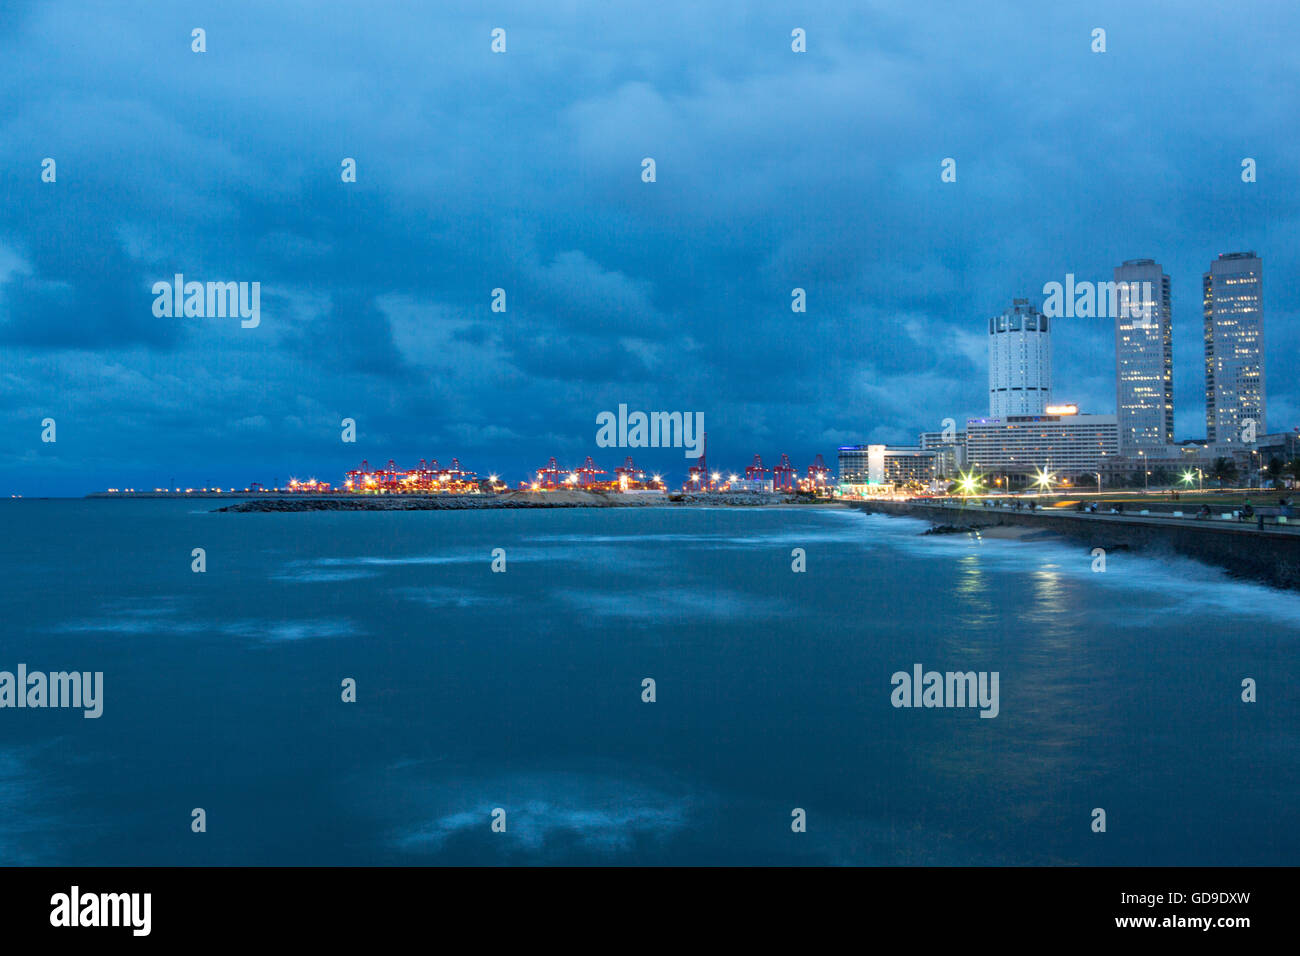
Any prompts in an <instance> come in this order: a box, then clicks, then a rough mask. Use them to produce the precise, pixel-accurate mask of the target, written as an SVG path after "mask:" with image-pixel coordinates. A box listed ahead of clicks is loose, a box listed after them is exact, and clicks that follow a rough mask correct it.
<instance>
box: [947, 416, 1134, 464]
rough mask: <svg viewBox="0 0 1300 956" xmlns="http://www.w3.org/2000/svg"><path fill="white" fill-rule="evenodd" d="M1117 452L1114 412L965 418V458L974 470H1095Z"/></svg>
mask: <svg viewBox="0 0 1300 956" xmlns="http://www.w3.org/2000/svg"><path fill="white" fill-rule="evenodd" d="M1118 453H1119V426H1118V424H1117V422H1116V419H1115V416H1114V415H1007V416H1003V417H994V416H990V417H989V418H972V419H970V420H969V421H967V422H966V461H967V462H968V463H969V465H970V467H971V468H972V469H974V470H976V471H980V472H990V471H997V472H1003V473H1006V474H1032V473H1034V472H1036V471H1037V470H1038V469H1040V468H1047V469H1050V470H1052V471H1059V472H1063V473H1065V474H1074V473H1076V472H1085V471H1097V470H1099V469H1100V468H1101V466H1102V465H1103V463H1105V462H1106V461H1107V460H1108V459H1110V458H1114V457H1115V456H1116V455H1117V454H1118Z"/></svg>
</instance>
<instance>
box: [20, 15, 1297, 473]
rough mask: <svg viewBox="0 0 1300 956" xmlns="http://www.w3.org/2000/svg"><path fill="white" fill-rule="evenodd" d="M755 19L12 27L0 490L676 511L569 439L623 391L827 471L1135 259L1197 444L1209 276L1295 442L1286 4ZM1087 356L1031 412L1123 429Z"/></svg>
mask: <svg viewBox="0 0 1300 956" xmlns="http://www.w3.org/2000/svg"><path fill="white" fill-rule="evenodd" d="M756 6H759V5H755V4H753V3H741V2H734V3H733V2H718V0H709V2H701V0H655V2H654V3H642V4H635V3H627V2H617V3H612V2H608V0H606V2H599V3H597V2H591V3H574V2H563V0H556V2H548V3H544V4H541V3H536V2H504V0H503V2H497V3H483V2H482V0H478V2H473V3H457V2H447V0H439V2H438V3H429V4H416V3H383V2H372V3H365V4H354V3H332V2H324V0H314V2H292V0H278V2H276V3H273V4H268V3H265V2H258V3H244V2H234V0H222V2H220V3H216V2H214V3H184V2H180V3H167V4H159V3H154V2H119V3H79V2H58V0H52V2H33V3H23V2H17V3H15V2H2V0H0V64H3V65H2V66H0V190H2V195H3V203H2V204H0V493H3V494H5V495H10V494H22V495H28V496H34V495H79V494H84V493H87V492H93V491H98V490H102V489H105V488H109V487H123V488H125V487H140V488H152V487H155V486H160V485H167V486H174V485H181V486H191V485H192V486H205V485H206V486H230V485H237V486H243V485H246V484H247V483H248V482H251V481H261V482H263V483H270V482H272V481H280V482H283V481H287V480H288V479H289V478H290V477H298V478H307V477H316V478H320V479H322V480H326V481H333V482H336V483H337V482H340V481H341V480H342V478H343V473H344V472H345V471H346V470H347V469H348V468H352V467H356V466H357V465H358V464H359V463H360V461H361V459H363V458H365V459H368V460H369V461H370V462H371V463H372V464H376V463H380V462H386V461H387V460H388V459H389V458H392V459H395V460H396V461H397V462H398V463H399V465H403V466H408V465H409V466H413V465H414V464H415V463H416V462H417V460H418V459H420V458H425V459H435V458H436V459H438V460H439V462H441V463H443V464H447V463H449V462H450V460H451V459H452V458H453V457H457V458H459V459H460V461H461V463H462V465H463V466H464V467H466V468H469V469H471V470H474V471H477V472H479V473H480V474H488V473H490V472H494V473H497V474H499V475H500V476H501V477H502V478H503V479H504V480H506V481H508V482H509V483H511V484H514V483H517V482H518V481H520V480H523V479H524V478H525V477H527V476H528V475H529V473H530V472H532V471H534V470H536V469H537V468H540V467H542V466H543V465H544V464H545V463H546V460H547V459H548V458H549V457H550V456H552V455H554V456H555V457H556V458H557V459H558V461H559V463H560V465H561V466H564V467H573V466H576V465H578V464H580V463H581V461H582V459H583V458H585V457H586V456H587V455H593V456H594V457H595V459H596V461H597V463H598V464H600V465H602V466H603V467H605V468H607V469H611V470H612V469H613V467H614V466H616V465H618V464H621V462H622V458H623V457H624V455H626V454H629V453H630V454H632V455H633V456H634V457H635V458H636V460H637V463H638V464H639V465H641V466H643V467H645V468H648V469H652V470H656V471H663V472H664V473H665V475H667V476H668V477H669V479H670V481H672V482H673V483H674V484H677V483H680V481H681V479H683V478H684V476H685V472H686V468H687V466H688V465H689V464H690V463H691V462H690V461H688V460H687V459H686V458H685V457H684V455H683V453H682V451H680V450H677V449H671V450H668V449H658V450H642V449H628V450H623V449H617V448H598V447H597V445H596V432H597V426H596V417H597V416H598V415H599V414H600V413H601V412H602V411H607V410H609V411H614V410H617V408H618V406H619V405H620V404H626V405H627V406H628V408H629V409H630V410H643V411H647V412H649V411H682V412H700V413H702V414H703V415H704V422H705V426H706V429H707V431H708V433H709V463H710V466H711V467H718V468H720V469H722V470H724V471H733V470H739V469H740V468H743V467H744V466H745V465H746V464H748V463H749V462H750V460H751V459H752V457H753V455H754V454H761V455H762V456H763V459H764V461H765V463H767V464H768V465H769V466H770V465H771V464H772V463H774V462H775V461H776V460H777V459H778V458H779V456H780V455H781V454H782V453H788V454H789V455H790V457H791V460H792V461H793V463H794V464H795V465H796V466H797V467H798V468H799V469H800V470H801V471H802V470H803V469H804V468H806V467H807V465H808V464H809V463H810V462H811V461H812V458H813V456H814V455H816V454H818V453H821V454H822V455H824V456H825V458H826V460H827V461H828V462H829V463H830V464H831V465H832V466H834V463H835V460H834V459H835V451H836V449H837V447H838V446H840V445H842V444H850V443H859V442H889V443H907V444H910V443H914V442H915V440H916V435H917V433H918V432H919V431H922V430H939V429H941V428H942V422H943V419H945V418H952V419H954V420H956V421H958V422H962V421H964V420H965V419H966V418H968V417H975V416H979V415H983V414H986V413H987V410H988V397H987V344H986V338H987V319H988V317H989V316H990V315H993V314H995V313H998V312H1001V311H1002V310H1003V309H1005V308H1006V307H1007V306H1009V305H1010V303H1011V300H1012V299H1013V298H1015V297H1030V298H1031V299H1032V300H1034V301H1035V302H1036V303H1040V304H1041V300H1042V298H1043V295H1042V287H1043V285H1044V283H1047V282H1050V281H1058V282H1060V281H1064V279H1065V276H1066V274H1067V273H1073V274H1075V276H1076V277H1077V278H1078V279H1080V280H1082V279H1090V280H1092V281H1105V280H1109V279H1110V278H1111V277H1112V270H1113V268H1114V267H1115V266H1116V265H1119V264H1120V263H1121V262H1122V261H1123V260H1125V259H1133V258H1154V259H1156V260H1157V261H1158V262H1160V263H1161V264H1162V265H1163V266H1164V268H1165V271H1166V272H1167V273H1168V274H1169V275H1170V277H1171V279H1172V284H1173V328H1174V388H1175V415H1176V418H1175V422H1176V433H1177V435H1176V437H1177V438H1178V439H1180V440H1181V439H1185V438H1203V437H1204V434H1205V420H1204V370H1203V364H1202V360H1203V353H1202V344H1201V343H1202V339H1201V331H1202V329H1201V324H1202V317H1201V293H1200V277H1201V274H1202V273H1203V272H1205V271H1206V270H1207V269H1208V268H1209V264H1210V261H1211V260H1212V259H1213V258H1214V257H1215V256H1216V255H1218V254H1219V253H1222V252H1232V251H1247V250H1253V251H1255V252H1256V253H1258V254H1259V255H1260V256H1261V257H1262V258H1263V268H1264V302H1265V343H1266V376H1267V386H1268V388H1267V402H1268V421H1267V426H1268V430H1270V431H1279V430H1284V429H1285V430H1290V429H1291V428H1293V427H1294V426H1295V425H1297V424H1300V391H1298V390H1297V386H1296V378H1297V376H1296V372H1297V359H1296V352H1297V349H1296V346H1297V343H1298V340H1300V335H1298V334H1297V332H1296V330H1295V321H1294V319H1295V316H1296V311H1297V304H1296V303H1297V292H1298V291H1300V289H1298V285H1300V283H1298V282H1297V275H1298V274H1300V273H1298V270H1297V266H1298V265H1300V263H1298V262H1297V248H1298V245H1297V242H1296V238H1297V209H1298V204H1300V200H1298V199H1297V190H1296V184H1297V181H1298V179H1300V147H1298V146H1297V145H1296V137H1295V129H1296V125H1295V124H1296V119H1295V118H1296V116H1297V115H1300V103H1298V102H1297V99H1298V96H1297V90H1298V89H1300V84H1298V83H1297V79H1298V77H1297V73H1298V72H1300V57H1297V55H1296V54H1295V52H1294V51H1295V50H1296V49H1297V48H1300V8H1297V7H1296V6H1295V5H1294V3H1290V2H1277V3H1268V2H1261V3H1245V4H1238V5H1232V6H1225V5H1223V4H1222V3H1216V2H1196V0H1180V2H1168V3H1162V2H1151V3H1143V4H1134V3H1131V2H1122V3H1093V4H1088V5H1087V8H1086V9H1085V8H1084V7H1083V5H1073V4H1072V5H1068V6H1066V5H1056V4H1042V3H1038V2H1025V3H998V2H982V3H980V4H966V5H962V4H938V3H934V4H927V3H909V4H898V3H895V2H888V3H864V2H855V3H794V4H780V5H762V9H754V8H755V7H756ZM1058 7H1059V8H1058ZM195 28H202V29H203V30H204V31H205V32H206V52H203V53H196V52H193V51H192V49H191V46H192V42H193V40H192V30H194V29H195ZM495 28H501V29H503V30H505V39H506V52H504V53H495V52H493V51H492V48H491V47H492V31H493V30H494V29H495ZM795 28H801V29H803V30H804V31H805V33H806V38H807V39H806V44H807V52H805V53H796V52H793V51H792V49H791V43H792V40H791V31H792V30H794V29H795ZM1095 28H1102V29H1104V30H1105V31H1106V51H1105V52H1104V53H1097V52H1093V49H1092V47H1093V30H1094V29H1095ZM47 157H48V158H52V159H54V160H55V163H56V166H55V176H56V178H55V181H54V182H43V181H42V161H43V160H44V159H45V158H47ZM347 157H350V158H353V159H355V161H356V182H347V183H345V182H343V181H342V177H341V163H342V161H343V160H344V158H347ZM646 157H651V158H653V159H654V160H655V167H656V168H655V173H656V181H655V182H653V183H647V182H643V180H642V160H643V159H644V158H646ZM1246 157H1250V158H1252V159H1254V160H1255V161H1256V164H1257V170H1258V172H1257V181H1256V182H1253V183H1245V182H1243V181H1242V177H1241V163H1242V160H1243V159H1244V158H1246ZM946 158H952V159H955V160H956V172H957V178H956V181H955V182H943V181H942V179H941V175H940V174H941V164H942V162H943V160H944V159H946ZM175 273H182V274H184V275H185V276H186V278H187V279H188V280H197V281H244V282H254V281H256V282H259V283H260V289H261V309H260V323H259V324H258V326H257V327H256V328H244V327H242V324H241V322H240V321H239V320H238V319H230V318H210V317H193V316H191V317H184V316H182V317H179V318H178V317H159V316H156V315H155V314H154V308H153V306H154V295H153V293H152V287H153V284H154V283H155V282H158V281H167V282H170V281H171V278H172V276H173V275H174V274H175ZM496 288H501V289H504V290H505V293H506V311H505V312H493V311H492V301H493V295H492V290H493V289H496ZM795 288H802V289H804V290H806V296H807V311H806V312H803V313H796V312H793V311H792V310H791V292H792V290H793V289H795ZM1114 365H1115V362H1114V333H1113V328H1112V324H1111V321H1110V320H1108V319H1097V318H1091V319H1084V318H1078V319H1066V318H1062V319H1061V320H1059V321H1058V322H1057V323H1056V324H1055V327H1054V330H1053V385H1054V393H1053V398H1054V399H1055V400H1057V401H1073V402H1077V403H1078V404H1079V405H1080V406H1081V408H1082V410H1083V411H1085V412H1093V413H1100V414H1109V413H1113V412H1114V408H1115V393H1114V387H1115V384H1114V378H1115V375H1114ZM345 418H351V419H353V420H354V421H355V422H356V441H355V442H354V443H346V442H344V441H343V440H342V433H343V429H342V425H341V423H342V421H343V419H345ZM45 419H54V421H55V423H56V425H55V427H56V432H55V437H56V441H54V442H45V441H42V440H41V439H42V433H43V426H42V422H43V421H44V420H45Z"/></svg>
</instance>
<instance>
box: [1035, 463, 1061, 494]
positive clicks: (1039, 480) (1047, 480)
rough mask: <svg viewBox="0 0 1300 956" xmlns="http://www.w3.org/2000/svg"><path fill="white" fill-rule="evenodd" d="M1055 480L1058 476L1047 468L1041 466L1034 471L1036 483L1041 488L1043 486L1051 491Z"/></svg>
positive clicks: (1045, 489)
mask: <svg viewBox="0 0 1300 956" xmlns="http://www.w3.org/2000/svg"><path fill="white" fill-rule="evenodd" d="M1055 480H1056V476H1055V475H1054V474H1052V473H1051V472H1050V471H1048V470H1047V469H1046V468H1039V469H1037V470H1036V471H1035V472H1034V484H1035V485H1037V486H1038V487H1039V488H1042V489H1043V490H1044V491H1047V492H1050V491H1051V490H1052V482H1054V481H1055Z"/></svg>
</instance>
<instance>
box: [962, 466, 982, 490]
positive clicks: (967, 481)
mask: <svg viewBox="0 0 1300 956" xmlns="http://www.w3.org/2000/svg"><path fill="white" fill-rule="evenodd" d="M958 474H959V475H960V477H959V478H958V480H957V490H958V491H960V492H961V493H962V494H963V495H973V494H976V493H977V492H978V491H979V487H980V481H981V480H982V477H983V476H981V475H977V474H975V472H974V471H970V472H958Z"/></svg>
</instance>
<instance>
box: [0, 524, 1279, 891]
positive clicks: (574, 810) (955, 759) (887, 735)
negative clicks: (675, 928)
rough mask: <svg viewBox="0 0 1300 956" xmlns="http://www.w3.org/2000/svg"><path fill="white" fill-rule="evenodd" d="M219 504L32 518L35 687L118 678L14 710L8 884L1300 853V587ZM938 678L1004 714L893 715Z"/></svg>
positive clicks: (890, 539) (4, 661) (1187, 859)
mask: <svg viewBox="0 0 1300 956" xmlns="http://www.w3.org/2000/svg"><path fill="white" fill-rule="evenodd" d="M212 507H216V505H214V504H209V503H206V502H201V501H71V500H69V501H33V500H24V501H4V502H0V528H3V536H2V537H0V622H2V623H0V670H7V671H14V670H15V669H16V667H17V665H18V664H19V663H25V664H26V665H27V667H28V669H29V670H41V671H56V670H78V671H103V672H104V684H105V692H104V713H103V716H102V717H101V718H99V719H98V720H86V719H84V718H83V717H82V716H81V712H80V711H70V710H52V709H45V710H33V709H23V710H17V709H0V863H7V864H14V863H17V864H51V865H64V864H180V865H190V864H428V863H439V864H442V863H450V864H467V863H488V864H496V863H520V864H533V863H569V864H587V863H592V864H606V863H612V864H633V863H648V864H661V863H662V864H720V863H736V864H783V863H805V864H820V863H829V864H982V863H997V864H1019V863H1030V864H1052V863H1065V864H1121V865H1129V864H1262V863H1268V864H1295V863H1296V862H1297V861H1298V860H1300V801H1297V793H1300V653H1298V652H1300V595H1297V594H1289V593H1283V592H1278V591H1271V590H1269V589H1266V588H1263V587H1259V586H1254V585H1250V584H1245V583H1240V582H1234V581H1230V580H1228V579H1226V578H1225V577H1224V576H1223V574H1222V573H1221V572H1219V571H1216V570H1212V569H1210V568H1206V567H1202V566H1200V565H1197V564H1195V563H1191V562H1187V561H1179V560H1174V559H1168V560H1166V559H1160V558H1156V557H1149V556H1138V555H1132V554H1126V553H1113V554H1111V555H1110V556H1109V558H1108V565H1107V570H1106V572H1105V573H1100V574H1099V573H1093V572H1092V571H1091V566H1092V558H1091V556H1090V555H1089V554H1088V553H1087V551H1086V550H1084V549H1082V548H1079V547H1077V546H1074V545H1068V544H1062V543H1039V542H1036V543H1022V542H1012V541H993V540H988V539H985V540H982V541H980V540H977V539H975V538H972V537H970V536H951V537H935V536H930V537H920V536H918V532H919V531H920V530H921V529H922V528H923V527H924V526H923V525H921V524H920V523H917V522H912V521H909V520H903V519H890V518H884V517H875V516H872V517H869V516H864V515H862V514H859V513H856V512H852V511H847V510H835V509H781V510H775V509H773V510H767V509H754V510H742V509H722V508H718V509H714V508H677V509H671V508H653V509H649V508H647V509H632V508H628V509H610V510H594V509H572V510H568V509H566V510H548V511H484V512H423V513H417V512H412V513H387V514H386V513H382V512H380V513H351V514H349V513H324V512H323V513H306V514H217V513H211V512H210V511H209V510H208V509H209V508H212ZM199 547H201V548H204V549H206V552H207V572H206V573H204V574H195V573H193V572H192V571H191V570H190V562H191V557H190V553H191V550H192V549H193V548H199ZM494 548H503V549H504V550H505V553H506V561H507V568H508V570H507V571H506V573H504V574H494V573H492V571H491V568H490V563H491V552H492V550H493V549H494ZM794 548H803V549H804V550H805V552H806V555H807V559H806V560H807V571H806V573H802V574H795V573H792V571H791V560H792V559H791V550H792V549H794ZM916 663H920V664H923V665H924V667H925V668H926V669H927V670H929V669H935V670H940V671H946V670H962V671H967V670H974V671H997V672H998V673H999V675H1000V713H999V714H998V716H997V717H996V718H994V719H981V718H980V717H979V716H978V711H977V710H974V709H939V708H934V709H896V708H894V707H893V706H891V704H890V692H891V690H892V687H891V684H890V676H891V674H893V673H894V672H895V671H900V670H903V671H909V672H910V671H911V669H912V667H913V665H914V664H916ZM349 677H350V678H353V679H355V681H356V685H357V695H358V699H357V702H356V703H343V702H342V701H341V699H340V695H341V687H340V684H341V682H342V681H343V680H344V679H345V678H349ZM646 677H650V678H653V679H654V680H655V682H656V693H657V700H656V702H654V703H652V704H651V703H643V702H642V700H641V692H642V679H643V678H646ZM1247 677H1250V678H1254V679H1255V680H1256V682H1257V683H1258V688H1259V689H1258V697H1259V699H1258V702H1257V703H1254V704H1246V703H1243V702H1242V701H1241V682H1242V680H1243V679H1244V678H1247ZM196 807H202V808H203V809H204V810H205V811H206V814H207V832H206V833H203V834H196V833H193V832H191V829H190V821H191V811H192V810H193V809H194V808H196ZM498 807H500V808H503V809H504V810H505V811H506V832H505V833H494V832H492V829H491V815H492V811H493V810H494V809H495V808H498ZM1095 807H1101V808H1104V809H1105V811H1106V815H1107V832H1106V833H1104V834H1096V833H1093V832H1091V829H1090V822H1091V812H1092V810H1093V808H1095ZM794 808H803V809H804V810H805V811H806V813H807V832H806V833H793V832H792V831H791V826H790V823H791V811H792V810H793V809H794Z"/></svg>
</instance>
